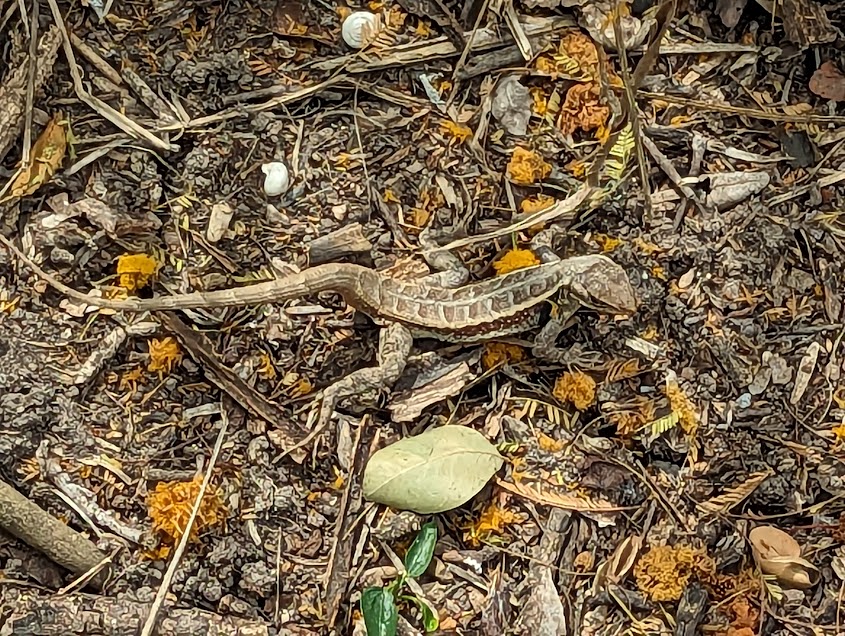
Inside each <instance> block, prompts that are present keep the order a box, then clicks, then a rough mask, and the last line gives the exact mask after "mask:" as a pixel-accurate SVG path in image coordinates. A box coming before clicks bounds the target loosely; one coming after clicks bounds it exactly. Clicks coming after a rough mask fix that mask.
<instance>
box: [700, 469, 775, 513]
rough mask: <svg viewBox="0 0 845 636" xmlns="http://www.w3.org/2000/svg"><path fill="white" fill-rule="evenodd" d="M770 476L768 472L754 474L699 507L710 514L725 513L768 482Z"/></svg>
mask: <svg viewBox="0 0 845 636" xmlns="http://www.w3.org/2000/svg"><path fill="white" fill-rule="evenodd" d="M769 475H771V473H770V472H769V471H768V470H766V471H762V472H759V473H754V474H753V475H751V476H750V477H749V478H748V479H746V480H745V481H744V482H743V483H741V484H740V485H739V486H735V487H733V488H729V489H728V490H726V491H725V492H723V493H722V494H721V495H719V496H717V497H713V498H711V499H708V500H707V501H705V502H703V503H701V504H699V506H700V507H701V508H703V509H704V510H706V511H708V512H720V513H725V512H727V511H728V510H730V509H731V508H733V507H734V506H735V505H737V504H738V503H739V502H740V501H742V500H743V499H745V498H746V497H748V496H749V495H750V494H751V493H753V492H754V491H755V490H757V487H758V486H759V485H760V484H762V483H763V482H764V481H766V479H768V478H769Z"/></svg>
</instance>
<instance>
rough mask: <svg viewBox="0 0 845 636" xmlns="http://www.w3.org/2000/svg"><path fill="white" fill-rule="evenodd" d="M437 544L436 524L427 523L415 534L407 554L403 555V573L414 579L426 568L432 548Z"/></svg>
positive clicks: (432, 553) (431, 554)
mask: <svg viewBox="0 0 845 636" xmlns="http://www.w3.org/2000/svg"><path fill="white" fill-rule="evenodd" d="M436 544H437V524H436V523H434V522H433V521H429V522H428V523H427V524H425V525H424V526H423V527H422V528H421V529H420V531H419V532H418V533H417V536H416V538H415V539H414V542H413V543H412V544H411V547H410V548H408V554H406V555H405V571H406V572H407V573H408V576H410V577H412V578H416V577H418V576H420V575H421V574H422V573H423V572H425V571H426V568H428V564H429V563H431V557H432V556H434V546H435V545H436Z"/></svg>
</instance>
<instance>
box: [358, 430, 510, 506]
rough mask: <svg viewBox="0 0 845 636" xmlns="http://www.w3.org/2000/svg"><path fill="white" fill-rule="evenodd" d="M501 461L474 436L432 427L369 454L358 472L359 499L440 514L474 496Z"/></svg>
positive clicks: (478, 435)
mask: <svg viewBox="0 0 845 636" xmlns="http://www.w3.org/2000/svg"><path fill="white" fill-rule="evenodd" d="M503 461H504V459H503V458H502V456H501V455H500V454H499V451H497V450H496V447H495V446H493V445H492V444H491V443H490V442H488V441H487V439H486V438H485V437H484V436H483V435H482V434H481V433H479V432H478V431H475V430H473V429H471V428H467V427H465V426H443V427H440V428H435V429H432V430H429V431H426V432H425V433H422V434H421V435H417V436H416V437H408V438H405V439H403V440H401V441H399V442H396V443H395V444H391V445H390V446H387V447H385V448H382V449H381V450H379V451H377V452H376V453H374V454H373V456H372V457H371V458H370V461H369V462H368V463H367V467H366V468H365V469H364V480H363V491H364V497H365V498H366V499H368V500H370V501H375V502H377V503H381V504H385V505H387V506H391V507H393V508H397V509H400V510H411V511H413V512H417V513H420V514H433V513H438V512H444V511H446V510H451V509H452V508H457V507H458V506H460V505H462V504H464V503H466V502H467V501H469V500H470V499H471V498H472V497H474V496H475V495H476V494H477V493H478V491H480V490H481V489H482V488H483V487H484V484H486V483H487V482H488V481H489V479H490V477H492V476H493V474H495V472H496V471H497V470H499V468H501V466H502V463H503Z"/></svg>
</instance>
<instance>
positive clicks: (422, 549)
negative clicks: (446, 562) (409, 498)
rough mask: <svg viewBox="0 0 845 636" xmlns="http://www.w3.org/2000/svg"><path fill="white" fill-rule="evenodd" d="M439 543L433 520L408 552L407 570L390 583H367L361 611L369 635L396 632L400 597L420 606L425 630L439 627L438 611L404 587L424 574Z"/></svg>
mask: <svg viewBox="0 0 845 636" xmlns="http://www.w3.org/2000/svg"><path fill="white" fill-rule="evenodd" d="M436 544H437V526H436V525H435V523H434V522H433V521H430V522H428V523H427V524H425V525H424V526H423V527H422V528H421V529H420V531H419V533H418V534H417V536H416V538H415V539H414V542H413V543H412V544H411V547H410V548H409V549H408V554H406V555H405V561H404V565H405V572H404V573H403V574H402V575H401V576H399V577H397V578H396V579H394V580H393V581H391V583H390V585H387V586H385V587H368V588H367V589H366V590H364V593H363V594H362V595H361V613H362V614H363V615H364V624H365V625H366V627H367V636H395V635H396V625H397V623H398V621H399V611H398V609H397V608H396V600H397V599H401V600H403V601H408V602H410V603H413V604H414V605H416V606H417V607H419V608H420V612H421V613H422V618H423V627H425V631H427V632H433V631H434V630H436V629H437V627H438V626H439V624H440V621H439V619H438V617H437V612H436V611H434V609H433V608H432V607H430V606H429V605H428V603H426V601H425V600H423V599H421V598H418V597H417V596H416V595H415V594H413V593H412V592H408V591H406V590H405V589H404V588H405V586H406V584H407V582H408V580H409V579H415V578H417V577H419V576H422V574H423V573H424V572H425V571H426V569H427V568H428V564H429V563H431V557H432V556H433V555H434V546H435V545H436Z"/></svg>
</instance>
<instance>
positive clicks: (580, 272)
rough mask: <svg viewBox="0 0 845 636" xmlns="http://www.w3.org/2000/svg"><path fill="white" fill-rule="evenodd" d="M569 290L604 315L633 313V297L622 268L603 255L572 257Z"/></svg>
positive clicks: (634, 305) (635, 299) (635, 303)
mask: <svg viewBox="0 0 845 636" xmlns="http://www.w3.org/2000/svg"><path fill="white" fill-rule="evenodd" d="M566 262H567V263H570V264H571V265H573V269H572V278H571V281H570V284H569V292H570V293H571V294H573V295H574V296H575V297H576V298H577V299H578V300H579V301H580V302H581V304H583V305H584V306H586V307H589V308H591V309H595V310H596V311H600V312H601V313H607V314H625V315H630V314H633V313H634V312H635V311H636V310H637V297H636V295H635V294H634V288H633V287H632V286H631V281H630V280H629V279H628V275H627V274H626V273H625V270H624V269H623V268H622V267H621V266H620V265H618V264H617V263H615V262H613V261H612V260H611V259H609V258H608V257H607V256H602V255H598V254H595V255H589V256H576V257H575V258H570V259H567V260H566Z"/></svg>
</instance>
